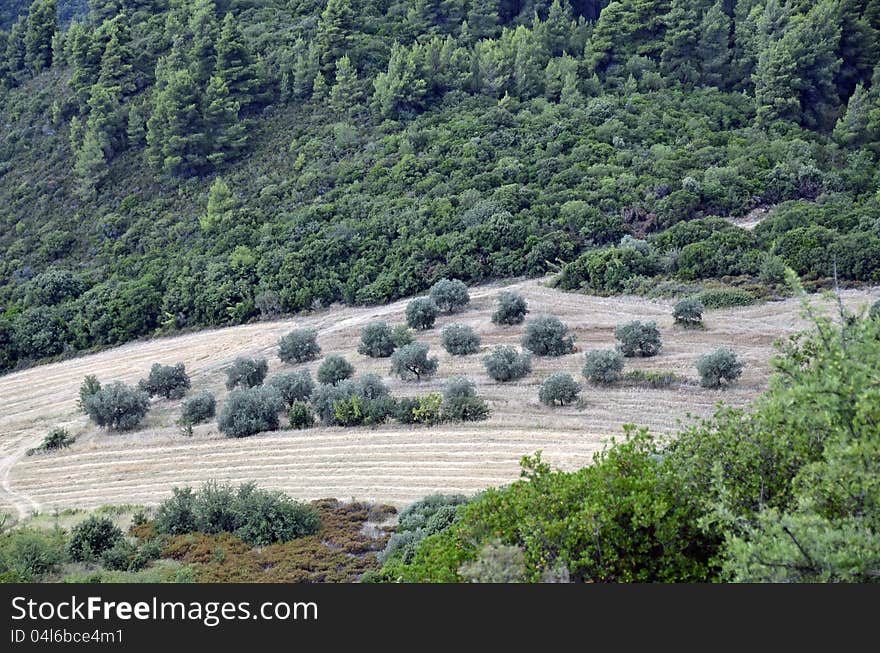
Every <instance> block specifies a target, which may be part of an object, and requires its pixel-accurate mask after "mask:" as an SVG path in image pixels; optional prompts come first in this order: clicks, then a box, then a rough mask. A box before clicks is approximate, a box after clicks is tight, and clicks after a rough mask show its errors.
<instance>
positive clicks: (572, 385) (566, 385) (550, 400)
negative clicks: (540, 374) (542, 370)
mask: <svg viewBox="0 0 880 653" xmlns="http://www.w3.org/2000/svg"><path fill="white" fill-rule="evenodd" d="M580 391H581V386H580V385H579V384H578V382H577V381H575V380H574V379H573V378H572V376H571V374H568V373H567V372H557V373H556V374H552V375H550V376H549V377H547V378H546V379H545V380H544V382H543V383H542V384H541V389H540V390H539V391H538V399H540V400H541V403H542V404H545V405H547V406H556V405H559V406H565V405H566V404H570V403H573V402H575V401H577V398H578V395H579V394H580Z"/></svg>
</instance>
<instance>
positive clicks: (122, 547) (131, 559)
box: [100, 538, 137, 571]
mask: <svg viewBox="0 0 880 653" xmlns="http://www.w3.org/2000/svg"><path fill="white" fill-rule="evenodd" d="M136 555H137V547H136V546H134V545H133V544H131V543H130V542H129V541H128V540H126V539H125V538H121V539H119V540H117V542H116V544H114V545H113V546H111V547H110V548H109V549H107V550H106V551H104V552H103V553H102V554H101V556H100V560H101V565H102V566H103V567H104V568H105V569H110V570H112V571H128V570H129V569H131V568H132V566H137V563H135V556H136Z"/></svg>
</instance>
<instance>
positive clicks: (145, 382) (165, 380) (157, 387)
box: [138, 363, 191, 399]
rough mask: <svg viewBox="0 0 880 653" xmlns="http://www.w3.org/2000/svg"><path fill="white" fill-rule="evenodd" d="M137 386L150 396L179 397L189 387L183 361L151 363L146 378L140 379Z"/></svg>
mask: <svg viewBox="0 0 880 653" xmlns="http://www.w3.org/2000/svg"><path fill="white" fill-rule="evenodd" d="M138 387H139V388H140V389H141V390H143V391H144V392H146V393H147V394H148V395H150V396H151V397H165V398H166V399H180V398H181V397H183V395H185V394H186V391H187V390H189V389H190V387H191V384H190V380H189V375H188V374H187V373H186V367H185V366H184V364H183V363H178V364H177V365H160V364H159V363H153V366H152V367H151V368H150V375H149V376H148V377H147V378H146V379H141V380H140V382H139V383H138Z"/></svg>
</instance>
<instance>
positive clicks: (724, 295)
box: [696, 288, 755, 310]
mask: <svg viewBox="0 0 880 653" xmlns="http://www.w3.org/2000/svg"><path fill="white" fill-rule="evenodd" d="M696 299H697V301H699V302H700V303H701V304H702V305H703V306H704V307H705V308H708V309H713V310H714V309H719V308H733V307H736V306H750V305H751V304H754V303H755V296H754V295H752V294H751V293H750V292H748V291H747V290H742V289H740V288H712V289H709V290H704V291H703V292H701V293H700V294H699V295H697V298H696Z"/></svg>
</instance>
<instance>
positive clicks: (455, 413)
mask: <svg viewBox="0 0 880 653" xmlns="http://www.w3.org/2000/svg"><path fill="white" fill-rule="evenodd" d="M489 413H490V410H489V404H487V403H486V401H485V400H484V399H483V398H481V397H473V396H471V397H452V398H447V399H445V400H444V402H443V415H442V417H443V421H444V422H479V421H482V420H484V419H489Z"/></svg>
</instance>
